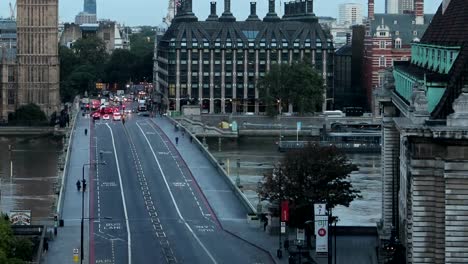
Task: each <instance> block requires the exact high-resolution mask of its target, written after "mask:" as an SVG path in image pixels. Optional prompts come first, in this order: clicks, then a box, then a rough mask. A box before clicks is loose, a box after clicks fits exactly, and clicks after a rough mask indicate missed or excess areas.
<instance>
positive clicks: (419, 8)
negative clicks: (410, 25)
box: [414, 0, 424, 25]
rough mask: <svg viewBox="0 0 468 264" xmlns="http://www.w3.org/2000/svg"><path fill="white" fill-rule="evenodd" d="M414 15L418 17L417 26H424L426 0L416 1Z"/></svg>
mask: <svg viewBox="0 0 468 264" xmlns="http://www.w3.org/2000/svg"><path fill="white" fill-rule="evenodd" d="M414 14H415V15H416V25H423V24H424V0H415V1H414Z"/></svg>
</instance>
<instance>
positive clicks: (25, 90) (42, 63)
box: [17, 0, 60, 116]
mask: <svg viewBox="0 0 468 264" xmlns="http://www.w3.org/2000/svg"><path fill="white" fill-rule="evenodd" d="M17 8H18V9H17V34H18V39H17V41H18V50H17V60H18V98H17V99H18V100H17V107H20V106H22V105H26V104H29V103H35V104H37V105H39V106H40V107H41V109H42V110H43V111H44V112H45V113H46V114H47V115H48V116H50V115H51V114H52V113H53V112H55V111H58V110H59V105H60V96H59V76H60V75H59V74H60V73H59V67H60V65H59V64H60V63H59V57H58V0H17Z"/></svg>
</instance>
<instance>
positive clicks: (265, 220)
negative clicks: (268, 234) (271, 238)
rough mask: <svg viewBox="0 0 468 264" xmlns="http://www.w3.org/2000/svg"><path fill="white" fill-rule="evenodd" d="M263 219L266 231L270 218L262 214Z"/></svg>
mask: <svg viewBox="0 0 468 264" xmlns="http://www.w3.org/2000/svg"><path fill="white" fill-rule="evenodd" d="M261 219H262V222H263V231H266V227H267V226H268V217H267V216H266V214H262V216H261Z"/></svg>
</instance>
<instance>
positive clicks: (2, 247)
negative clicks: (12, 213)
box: [0, 217, 34, 264]
mask: <svg viewBox="0 0 468 264" xmlns="http://www.w3.org/2000/svg"><path fill="white" fill-rule="evenodd" d="M33 250H34V245H33V242H32V241H31V240H29V239H27V238H23V237H15V236H14V235H13V231H12V229H11V225H10V223H9V222H8V220H7V219H5V217H1V218H0V263H5V264H23V263H26V262H30V261H32V257H33Z"/></svg>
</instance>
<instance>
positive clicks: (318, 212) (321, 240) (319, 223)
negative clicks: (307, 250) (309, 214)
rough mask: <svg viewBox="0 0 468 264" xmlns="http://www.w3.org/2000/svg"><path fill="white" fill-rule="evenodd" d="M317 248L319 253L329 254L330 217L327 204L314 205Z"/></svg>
mask: <svg viewBox="0 0 468 264" xmlns="http://www.w3.org/2000/svg"><path fill="white" fill-rule="evenodd" d="M314 215H315V235H316V237H317V239H316V240H315V248H316V252H317V253H328V215H327V210H326V204H314Z"/></svg>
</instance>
